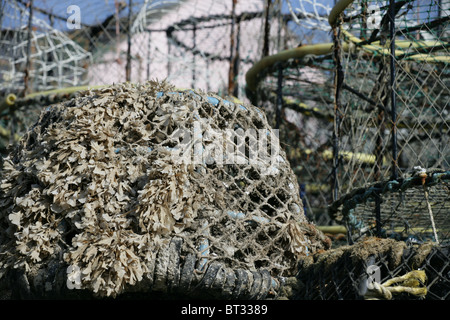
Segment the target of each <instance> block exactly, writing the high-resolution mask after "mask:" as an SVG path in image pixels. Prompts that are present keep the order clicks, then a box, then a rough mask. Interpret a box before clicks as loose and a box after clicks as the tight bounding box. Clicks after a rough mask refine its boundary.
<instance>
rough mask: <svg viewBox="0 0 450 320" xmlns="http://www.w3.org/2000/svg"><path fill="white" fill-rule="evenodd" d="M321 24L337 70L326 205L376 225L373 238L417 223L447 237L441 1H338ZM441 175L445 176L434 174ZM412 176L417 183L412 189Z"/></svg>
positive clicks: (412, 229) (412, 230)
mask: <svg viewBox="0 0 450 320" xmlns="http://www.w3.org/2000/svg"><path fill="white" fill-rule="evenodd" d="M329 21H330V24H331V25H332V26H333V32H334V59H335V68H336V82H335V104H334V106H335V108H334V111H335V132H334V137H335V139H336V142H337V143H336V145H335V148H336V152H335V154H334V156H335V160H334V166H335V168H336V171H335V174H334V179H335V185H334V187H335V189H336V197H335V199H334V201H337V202H334V205H333V206H332V207H333V208H332V210H333V212H334V213H336V212H337V211H341V213H344V212H345V214H344V215H345V216H346V221H349V220H353V219H356V220H358V219H360V220H359V222H361V219H362V220H364V222H365V224H364V225H365V227H368V225H371V224H372V225H377V228H378V233H377V235H379V236H380V235H381V233H382V232H384V231H386V230H385V229H390V230H391V235H395V232H394V230H399V229H401V230H402V232H400V233H401V234H403V237H407V234H408V233H409V234H410V235H411V236H412V237H414V236H415V235H417V233H416V232H418V231H417V230H419V229H420V230H423V232H425V233H426V234H427V235H428V236H430V233H429V232H430V231H431V229H433V231H431V233H432V234H434V236H432V237H431V239H432V240H433V241H438V240H437V234H438V233H440V232H442V238H443V239H442V241H445V239H446V238H447V237H448V233H447V231H446V229H447V225H448V220H449V219H448V212H449V211H448V186H447V182H446V178H445V177H446V173H445V172H446V171H448V169H449V164H450V162H449V154H450V153H449V150H448V137H449V135H448V132H449V129H450V124H449V120H450V118H449V113H448V101H449V93H450V91H449V86H448V81H449V74H448V71H449V70H448V63H449V62H450V61H449V51H448V41H449V38H448V36H449V34H448V28H449V27H448V26H449V25H448V3H447V2H446V1H443V2H439V3H437V2H436V1H405V2H401V1H400V2H399V1H380V2H377V1H349V2H345V1H341V2H340V4H339V5H336V6H335V7H334V8H333V10H332V12H331V13H330V16H329ZM346 152H353V153H354V154H369V155H371V159H372V161H371V163H367V162H364V161H358V160H359V158H358V156H355V157H352V158H351V159H350V161H342V160H341V154H342V153H346ZM434 174H436V176H435V175H434ZM441 175H442V176H443V177H444V180H442V181H441V180H439V179H437V180H435V178H436V177H437V176H441ZM413 176H414V177H415V178H412V177H413ZM421 177H422V178H421ZM411 179H413V180H414V179H417V181H422V180H421V179H423V183H419V184H418V185H416V187H415V188H414V187H411V184H409V181H410V180H411ZM425 179H427V182H425ZM428 179H430V180H428ZM431 181H432V185H433V186H432V187H428V185H427V183H431ZM374 185H376V187H374ZM375 189H376V190H377V191H376V192H372V191H374V190H375ZM355 190H358V191H355ZM363 190H364V191H363ZM389 191H392V192H389ZM363 194H364V195H363ZM369 194H370V196H369ZM368 198H370V201H369V202H370V204H369V202H367V201H366V200H367V199H368ZM363 199H364V200H363ZM363 203H364V204H363ZM363 207H364V209H363ZM336 210H337V211H336ZM357 211H359V212H361V213H360V214H356V216H352V214H353V213H356V212H357ZM363 211H365V212H368V211H370V212H373V214H372V215H366V214H363V213H362V212H363ZM334 213H333V214H334ZM369 216H370V218H369ZM436 216H437V217H440V218H437V217H436ZM362 217H365V218H362ZM436 219H439V221H438V222H436V221H434V220H436ZM356 220H353V221H356ZM433 225H434V227H432V228H430V226H433ZM361 226H362V225H360V227H361ZM440 226H442V228H440ZM365 227H363V228H365ZM368 228H371V227H368ZM405 228H406V229H405ZM407 229H408V230H409V231H408V232H406V234H405V231H406V230H407ZM438 229H440V230H441V231H437V230H438ZM352 230H354V229H352ZM419 233H420V232H419ZM419 238H421V237H419ZM421 240H422V241H423V240H424V239H423V238H421Z"/></svg>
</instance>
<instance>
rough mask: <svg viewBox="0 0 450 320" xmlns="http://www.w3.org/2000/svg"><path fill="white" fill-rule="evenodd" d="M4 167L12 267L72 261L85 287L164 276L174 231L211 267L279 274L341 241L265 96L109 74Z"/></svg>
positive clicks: (201, 265)
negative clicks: (311, 201) (311, 197)
mask: <svg viewBox="0 0 450 320" xmlns="http://www.w3.org/2000/svg"><path fill="white" fill-rule="evenodd" d="M255 134H256V135H255ZM22 167H26V168H27V169H26V170H21V169H20V168H22ZM1 179H2V180H1V181H2V182H1V185H2V189H1V191H0V206H1V210H0V212H1V216H0V219H1V222H0V224H1V228H2V230H3V231H2V233H1V238H0V244H1V252H2V253H3V254H2V256H1V262H0V263H1V267H2V273H3V275H4V274H5V273H6V272H8V271H9V270H21V272H23V275H24V276H25V277H26V278H28V279H29V281H30V282H32V281H37V282H38V283H39V281H41V280H42V279H41V278H40V277H41V276H40V275H41V274H42V273H46V272H49V270H48V268H50V267H51V266H55V265H56V266H58V265H59V266H61V265H63V266H64V265H68V266H69V267H72V269H71V270H72V271H74V272H75V271H76V270H79V273H81V275H82V276H81V280H80V288H81V289H86V290H89V291H92V292H94V293H96V294H98V295H100V296H116V295H118V294H120V293H122V292H123V291H124V290H126V288H128V287H129V286H133V285H134V284H136V283H140V282H141V280H143V279H146V278H148V279H150V281H153V279H156V280H155V281H162V280H161V279H163V278H159V277H158V275H159V274H158V273H153V270H154V267H155V265H158V264H159V263H163V265H165V264H166V263H167V261H165V260H164V261H163V262H161V261H160V260H159V259H160V258H158V257H159V256H158V252H159V251H160V249H161V248H163V247H164V246H166V247H168V246H169V243H170V242H171V240H172V238H174V237H177V238H181V239H182V241H181V242H179V241H178V242H177V243H178V250H179V251H180V252H181V256H184V258H186V257H187V255H188V254H189V253H190V254H191V255H192V256H193V258H194V260H192V261H194V262H196V266H195V268H196V270H197V271H198V272H200V273H201V272H203V271H206V269H207V268H208V266H209V265H210V264H213V263H219V265H220V266H222V268H226V269H227V270H231V271H228V272H231V273H233V272H234V271H232V270H238V269H239V270H246V271H248V272H250V273H251V272H259V271H262V270H265V272H266V273H268V274H270V276H271V277H272V278H274V279H276V278H277V277H285V276H289V275H292V274H294V273H295V271H296V266H297V263H298V258H299V257H300V256H303V255H308V254H311V253H313V252H316V251H317V250H322V249H326V248H328V247H329V245H330V243H329V240H328V239H327V238H326V237H325V236H324V235H323V234H322V233H321V232H320V231H319V230H317V229H316V227H315V226H314V225H311V224H309V223H308V222H307V221H306V219H305V216H304V214H303V208H302V203H301V200H300V198H299V189H298V184H297V181H296V179H295V176H294V174H293V173H292V170H291V169H290V166H289V163H288V161H287V159H286V155H285V153H284V151H282V149H280V148H279V142H278V138H277V135H276V134H275V133H274V131H273V129H271V128H270V126H269V125H268V123H267V120H266V118H265V115H264V114H263V112H262V111H261V110H260V109H258V108H257V107H254V106H252V105H250V104H244V103H241V102H238V101H232V100H226V99H222V98H220V97H219V96H217V95H213V94H205V93H203V92H201V91H193V90H185V91H180V90H176V89H175V88H174V87H173V86H171V85H169V84H166V83H157V82H149V83H148V84H146V85H131V84H120V85H115V86H107V87H103V88H99V89H96V90H88V91H84V92H81V93H79V96H77V97H75V98H73V99H70V100H67V101H64V102H62V103H59V104H55V105H53V106H51V107H48V108H47V109H46V110H44V111H43V112H42V114H41V116H40V119H39V121H38V122H37V123H36V124H35V125H34V126H33V127H32V128H31V129H30V130H29V131H28V132H27V134H26V135H25V136H24V138H23V139H22V140H21V143H20V144H19V146H18V147H17V148H15V149H14V150H13V151H12V152H11V153H10V154H9V156H8V157H6V158H5V159H4V163H3V165H2V171H1ZM63 181H64V182H63ZM37 239H42V241H39V244H37V243H36V240H37ZM161 250H162V249H161ZM166 258H167V259H175V258H176V257H172V256H170V257H166ZM161 259H162V258H161ZM180 259H181V258H180ZM181 260H182V261H181V264H184V262H185V261H184V260H183V259H181ZM174 267H175V266H174ZM164 270H165V271H164V272H174V270H172V269H170V270H167V268H165V269H164ZM155 272H156V271H155ZM245 274H247V273H245ZM166 275H167V274H166V273H164V274H163V275H159V276H161V277H163V276H164V277H166ZM68 277H69V278H70V277H74V275H73V274H72V273H70V274H69V275H68ZM39 279H41V280H39ZM161 286H162V287H161ZM156 289H158V286H157V287H156ZM159 289H161V290H164V289H167V288H166V287H165V286H164V285H162V284H161V285H160V288H159ZM181 289H185V290H187V289H188V288H187V287H181ZM142 290H147V291H148V290H149V287H145V286H143V287H142ZM261 290H262V289H261Z"/></svg>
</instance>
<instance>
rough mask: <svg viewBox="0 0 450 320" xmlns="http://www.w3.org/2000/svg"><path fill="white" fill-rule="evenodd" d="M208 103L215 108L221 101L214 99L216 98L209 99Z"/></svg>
mask: <svg viewBox="0 0 450 320" xmlns="http://www.w3.org/2000/svg"><path fill="white" fill-rule="evenodd" d="M208 101H209V102H210V103H212V104H213V105H215V106H217V105H218V104H219V99H217V98H214V97H208Z"/></svg>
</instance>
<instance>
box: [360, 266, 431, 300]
mask: <svg viewBox="0 0 450 320" xmlns="http://www.w3.org/2000/svg"><path fill="white" fill-rule="evenodd" d="M426 279H427V276H426V274H425V271H423V270H413V271H411V272H408V273H407V274H405V275H404V276H401V277H395V278H392V279H390V280H388V281H386V282H384V283H382V284H380V283H378V282H375V281H372V282H370V283H369V284H368V285H367V292H366V294H365V296H364V298H365V299H366V300H379V299H386V300H391V299H392V297H393V294H395V293H409V294H413V295H415V296H420V297H425V296H426V294H427V288H426V287H422V286H421V285H423V284H424V283H425V281H426ZM394 284H398V285H394Z"/></svg>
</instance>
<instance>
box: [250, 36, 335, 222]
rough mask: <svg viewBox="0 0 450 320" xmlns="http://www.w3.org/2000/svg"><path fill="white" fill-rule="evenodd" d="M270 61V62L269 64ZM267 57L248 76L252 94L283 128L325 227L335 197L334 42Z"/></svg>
mask: <svg viewBox="0 0 450 320" xmlns="http://www.w3.org/2000/svg"><path fill="white" fill-rule="evenodd" d="M267 59H271V61H270V63H269V62H267V63H265V61H267ZM267 59H265V60H264V59H263V60H262V61H261V62H259V64H255V66H254V67H253V68H252V69H250V71H249V73H248V74H247V75H248V77H247V92H248V95H249V97H251V99H252V102H253V103H254V104H256V105H259V106H261V107H262V108H264V110H265V112H266V114H267V117H268V119H269V121H270V124H271V125H272V126H273V127H275V128H279V130H280V141H281V143H282V145H283V148H284V149H285V150H286V154H287V157H288V159H289V161H290V164H291V167H292V169H293V170H294V172H295V174H296V176H297V180H298V183H299V186H300V188H301V197H302V200H303V203H304V209H305V213H306V215H307V216H308V218H309V219H310V220H312V221H315V222H316V223H318V224H320V225H326V224H327V223H328V222H329V221H330V219H329V218H328V214H327V207H328V204H329V203H330V202H331V200H332V179H331V178H332V170H333V162H332V160H333V156H332V155H333V151H332V139H331V135H332V132H333V113H332V109H331V107H330V106H332V104H333V96H332V94H333V83H332V82H333V72H334V71H333V59H332V51H331V45H330V44H320V45H304V46H301V47H298V48H294V49H291V50H287V51H284V52H281V53H279V54H276V55H272V56H270V57H268V58H267ZM272 61H273V62H272ZM264 64H266V65H265V66H263V65H264ZM260 65H261V68H260ZM253 74H254V75H255V76H253Z"/></svg>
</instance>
